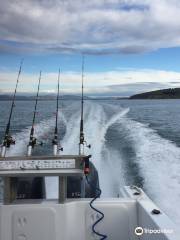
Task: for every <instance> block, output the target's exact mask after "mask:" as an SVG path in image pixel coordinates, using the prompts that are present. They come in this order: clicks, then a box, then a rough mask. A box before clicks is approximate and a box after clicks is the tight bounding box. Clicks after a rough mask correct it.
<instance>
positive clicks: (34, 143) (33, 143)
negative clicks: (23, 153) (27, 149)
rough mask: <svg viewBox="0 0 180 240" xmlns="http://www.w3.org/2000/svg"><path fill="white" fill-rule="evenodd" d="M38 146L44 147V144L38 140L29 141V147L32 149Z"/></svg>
mask: <svg viewBox="0 0 180 240" xmlns="http://www.w3.org/2000/svg"><path fill="white" fill-rule="evenodd" d="M36 145H39V146H43V142H42V141H40V142H38V141H37V138H35V137H32V139H31V140H30V141H29V145H28V146H31V147H32V148H34V147H35V146H36Z"/></svg>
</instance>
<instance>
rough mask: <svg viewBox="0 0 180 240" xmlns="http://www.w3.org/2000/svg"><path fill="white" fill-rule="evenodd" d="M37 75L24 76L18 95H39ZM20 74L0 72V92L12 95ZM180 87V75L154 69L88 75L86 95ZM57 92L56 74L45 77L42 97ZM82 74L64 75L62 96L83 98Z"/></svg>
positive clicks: (42, 85) (86, 78) (43, 75)
mask: <svg viewBox="0 0 180 240" xmlns="http://www.w3.org/2000/svg"><path fill="white" fill-rule="evenodd" d="M38 77H39V76H38V73H37V74H27V73H24V72H22V74H21V76H20V83H19V87H18V92H22V93H23V92H36V90H37V83H38ZM16 78H17V73H15V72H9V71H6V70H4V71H1V72H0V86H1V88H0V92H1V93H2V92H10V91H13V88H14V87H15V83H16ZM171 87H180V72H173V71H162V70H154V69H120V70H116V71H107V72H93V73H92V72H86V73H85V94H86V95H89V96H90V95H91V96H92V95H94V96H95V95H97V96H129V95H132V94H135V93H139V92H144V91H152V90H157V89H162V88H171ZM56 88H57V73H54V72H52V73H46V72H43V73H42V80H41V88H40V91H41V93H54V92H56ZM80 92H81V73H80V72H62V73H61V93H63V94H80Z"/></svg>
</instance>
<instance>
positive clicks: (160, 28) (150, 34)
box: [0, 0, 180, 54]
mask: <svg viewBox="0 0 180 240" xmlns="http://www.w3.org/2000/svg"><path fill="white" fill-rule="evenodd" d="M0 5H1V8H0V16H1V21H0V32H1V36H0V40H1V44H0V45H1V47H0V51H13V52H16V51H17V52H18V51H19V49H22V51H24V52H26V51H27V52H31V50H32V49H34V51H35V52H37V51H40V52H41V51H44V52H46V51H47V52H68V53H69V52H85V53H89V54H102V53H106V54H109V53H120V52H121V53H125V54H127V53H141V52H146V51H151V50H155V49H158V48H166V47H176V46H179V45H180V25H179V22H180V2H179V1H178V0H158V1H157V0H98V1H97V0H90V1H89V0H26V1H21V0H15V1H14V0H6V1H3V0H0Z"/></svg>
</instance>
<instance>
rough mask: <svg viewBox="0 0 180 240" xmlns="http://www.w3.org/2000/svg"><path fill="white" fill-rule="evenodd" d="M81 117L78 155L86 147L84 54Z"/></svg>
mask: <svg viewBox="0 0 180 240" xmlns="http://www.w3.org/2000/svg"><path fill="white" fill-rule="evenodd" d="M81 79H82V80H81V119H80V136H79V155H83V154H84V145H85V146H86V147H88V148H90V147H91V145H87V142H86V141H85V138H84V56H82V75H81Z"/></svg>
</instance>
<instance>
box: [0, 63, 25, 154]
mask: <svg viewBox="0 0 180 240" xmlns="http://www.w3.org/2000/svg"><path fill="white" fill-rule="evenodd" d="M22 64H23V60H21V62H20V67H19V71H18V76H17V80H16V86H15V90H14V95H13V99H12V104H11V109H10V114H9V119H8V123H7V125H6V130H5V134H4V140H3V142H2V145H1V157H5V155H6V148H10V146H11V145H15V143H16V141H15V139H14V138H13V137H12V136H11V134H10V127H11V119H12V114H13V109H14V107H15V99H16V92H17V88H18V84H19V78H20V75H21V69H22Z"/></svg>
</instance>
